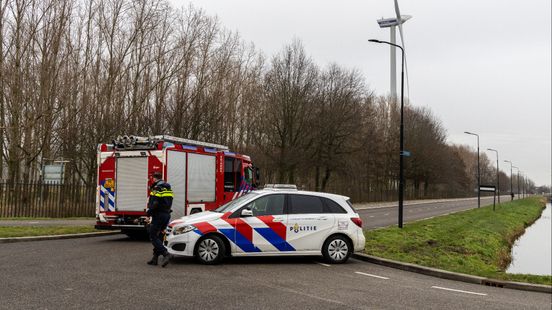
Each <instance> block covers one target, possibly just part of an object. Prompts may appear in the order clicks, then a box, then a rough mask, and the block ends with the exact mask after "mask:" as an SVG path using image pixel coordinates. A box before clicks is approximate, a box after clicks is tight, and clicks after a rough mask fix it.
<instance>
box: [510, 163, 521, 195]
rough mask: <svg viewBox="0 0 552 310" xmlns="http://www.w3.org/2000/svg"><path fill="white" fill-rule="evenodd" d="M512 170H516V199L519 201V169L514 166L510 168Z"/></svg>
mask: <svg viewBox="0 0 552 310" xmlns="http://www.w3.org/2000/svg"><path fill="white" fill-rule="evenodd" d="M512 168H514V169H517V196H518V199H520V198H521V196H520V195H519V168H518V167H516V166H512Z"/></svg>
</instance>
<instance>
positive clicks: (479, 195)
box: [464, 131, 481, 208]
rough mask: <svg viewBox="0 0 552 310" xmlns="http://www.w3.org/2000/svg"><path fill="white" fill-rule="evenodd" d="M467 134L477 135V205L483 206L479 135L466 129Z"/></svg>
mask: <svg viewBox="0 0 552 310" xmlns="http://www.w3.org/2000/svg"><path fill="white" fill-rule="evenodd" d="M464 133H465V134H468V135H472V136H476V137H477V207H478V208H480V207H481V191H480V188H481V174H480V170H479V135H478V134H476V133H473V132H469V131H464Z"/></svg>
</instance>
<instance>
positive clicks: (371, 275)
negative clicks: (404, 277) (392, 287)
mask: <svg viewBox="0 0 552 310" xmlns="http://www.w3.org/2000/svg"><path fill="white" fill-rule="evenodd" d="M355 273H356V274H361V275H363V276H368V277H373V278H378V279H383V280H389V278H386V277H382V276H376V275H375V274H369V273H364V272H360V271H355Z"/></svg>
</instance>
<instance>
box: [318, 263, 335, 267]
mask: <svg viewBox="0 0 552 310" xmlns="http://www.w3.org/2000/svg"><path fill="white" fill-rule="evenodd" d="M315 263H317V264H318V265H321V266H324V267H331V266H332V265H328V264H324V263H321V262H315Z"/></svg>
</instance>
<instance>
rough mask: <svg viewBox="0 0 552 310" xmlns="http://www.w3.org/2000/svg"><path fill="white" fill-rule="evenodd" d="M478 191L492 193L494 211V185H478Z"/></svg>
mask: <svg viewBox="0 0 552 310" xmlns="http://www.w3.org/2000/svg"><path fill="white" fill-rule="evenodd" d="M479 192H488V193H490V192H492V193H493V211H494V210H495V206H496V187H495V186H494V185H480V186H479Z"/></svg>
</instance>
